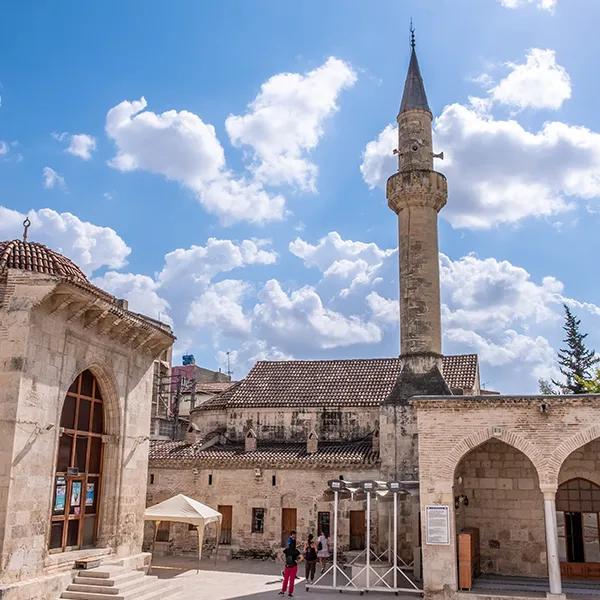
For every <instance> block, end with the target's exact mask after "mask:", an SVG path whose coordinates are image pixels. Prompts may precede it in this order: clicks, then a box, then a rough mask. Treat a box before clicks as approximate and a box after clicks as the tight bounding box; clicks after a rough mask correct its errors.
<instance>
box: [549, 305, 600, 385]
mask: <svg viewBox="0 0 600 600" xmlns="http://www.w3.org/2000/svg"><path fill="white" fill-rule="evenodd" d="M563 306H564V309H565V324H564V325H563V329H564V330H565V332H566V334H567V335H566V337H565V339H564V340H563V342H565V344H566V348H561V349H560V350H559V351H558V353H557V354H558V365H559V370H560V372H561V373H562V374H563V375H564V376H565V380H566V381H565V382H564V383H561V382H559V381H555V380H554V379H553V380H552V383H553V384H554V385H556V386H558V387H559V388H560V389H561V390H562V392H563V393H564V394H585V393H586V389H585V387H584V386H583V384H582V380H585V379H590V369H591V368H592V367H593V366H594V365H595V364H596V363H598V362H599V361H600V358H599V357H597V356H596V353H595V352H594V350H590V349H588V348H587V347H586V345H585V338H586V337H587V335H588V334H587V333H581V330H580V329H579V325H580V323H581V321H580V320H579V319H578V318H577V317H576V316H575V315H574V314H573V313H572V312H571V311H570V310H569V307H568V306H567V305H566V304H563Z"/></svg>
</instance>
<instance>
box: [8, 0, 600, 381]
mask: <svg viewBox="0 0 600 600" xmlns="http://www.w3.org/2000/svg"><path fill="white" fill-rule="evenodd" d="M0 10H1V11H2V13H1V18H0V96H1V104H0V207H2V208H0V238H3V239H4V238H12V237H16V236H18V235H19V234H20V231H21V225H20V223H21V221H22V220H23V218H24V216H23V215H24V214H25V213H28V214H30V216H31V218H32V221H33V223H34V225H33V228H32V232H31V237H32V238H33V239H37V240H38V241H42V242H44V243H48V244H50V245H52V246H53V247H55V248H59V249H60V250H61V251H63V252H64V253H65V254H67V255H69V256H71V257H72V258H74V259H75V260H76V261H77V262H78V263H79V264H81V266H82V267H83V268H84V269H85V270H86V272H87V273H88V275H89V276H90V278H92V279H93V280H94V281H95V282H96V283H98V284H99V285H101V286H102V287H105V288H106V289H108V290H109V291H111V292H113V293H115V294H116V295H119V296H125V297H128V298H129V300H130V305H131V306H132V308H134V309H135V310H140V311H142V312H146V313H148V314H150V315H151V316H154V317H156V316H158V315H160V316H161V318H164V319H168V320H170V321H171V322H172V323H173V325H174V327H175V333H176V334H177V336H178V338H179V340H178V344H177V360H178V357H179V356H180V354H181V353H183V352H192V353H194V354H195V355H196V358H197V361H198V362H199V363H201V364H203V365H204V366H207V367H211V368H215V367H217V366H224V364H225V363H224V358H223V352H224V351H226V350H231V351H232V352H233V358H234V376H238V377H240V376H243V374H244V373H245V371H246V370H247V368H248V366H250V365H251V364H252V362H253V361H254V360H256V359H257V358H268V357H274V358H284V357H292V356H293V357H296V358H325V357H362V356H393V355H396V354H397V353H398V347H399V342H398V327H397V316H396V314H395V310H396V308H395V307H396V302H395V299H396V298H397V257H396V255H395V252H394V249H395V248H396V245H397V239H396V236H397V230H396V221H395V216H394V215H393V213H392V212H391V211H390V210H389V209H388V208H387V205H386V201H385V194H384V190H383V188H382V187H381V186H382V183H383V182H384V180H385V178H386V177H387V176H389V175H390V174H391V173H392V172H393V169H394V158H393V156H392V155H391V149H393V147H394V143H393V141H394V140H393V138H394V135H395V133H394V131H393V129H392V128H391V127H388V126H389V125H390V124H393V123H394V119H395V115H396V113H397V110H398V106H399V102H400V97H401V93H402V86H403V81H404V75H405V72H406V67H407V63H408V58H409V46H408V23H409V19H410V17H411V16H412V18H413V20H414V22H415V26H416V29H417V50H418V56H419V61H420V64H421V70H422V73H423V76H424V79H425V85H426V89H427V94H428V98H429V103H430V106H431V108H432V111H433V112H434V115H435V116H436V117H437V120H436V124H435V140H436V149H437V150H438V151H439V150H443V151H444V152H445V153H446V160H444V161H443V162H440V161H438V162H437V163H436V168H437V169H439V170H440V171H442V172H444V173H446V175H447V176H448V178H449V199H448V205H447V206H446V208H445V209H444V210H443V212H442V215H441V218H440V250H441V252H442V253H443V255H444V256H443V257H442V293H443V302H444V307H443V318H444V325H445V338H444V350H445V351H446V352H448V353H450V352H478V353H479V354H480V359H481V369H482V380H483V381H484V382H486V384H487V385H488V386H489V387H491V388H494V389H499V390H502V391H507V392H508V391H511V392H513V391H524V392H532V391H535V389H536V381H537V379H538V377H547V376H550V375H551V374H552V370H553V360H554V352H555V349H556V348H557V347H558V345H559V344H560V339H561V333H562V332H561V329H560V328H561V324H562V318H561V305H562V303H563V302H566V303H568V304H569V305H570V306H572V307H573V309H574V311H575V312H576V313H577V314H578V315H579V316H580V317H581V319H582V323H583V327H584V329H586V330H588V331H590V338H589V339H590V343H591V344H592V345H595V346H600V335H598V334H597V333H596V332H597V330H598V324H599V323H600V318H599V317H600V308H599V305H600V292H599V290H598V287H597V286H596V285H595V277H594V275H595V273H594V270H593V264H594V262H593V260H594V257H595V255H596V254H597V252H598V246H599V242H598V236H597V234H596V231H597V227H598V219H599V218H600V215H599V212H598V211H599V210H600V134H598V132H599V131H600V115H599V114H598V111H597V110H596V106H595V105H596V103H595V102H594V99H595V98H597V97H598V95H599V93H600V89H599V88H600V80H599V79H598V77H597V76H596V64H595V62H596V61H594V58H593V57H595V56H597V55H598V54H599V52H600V47H599V46H600V41H598V39H597V35H596V32H595V30H594V24H595V23H597V22H598V19H599V18H600V5H598V3H596V2H593V1H592V0H587V1H586V0H569V1H568V2H567V1H566V0H555V1H552V0H471V1H468V0H453V1H450V0H448V1H446V0H436V1H435V2H434V1H433V0H431V1H419V2H416V1H414V2H410V1H400V0H395V1H387V2H386V1H380V2H377V3H373V2H368V3H367V2H359V1H344V2H342V1H341V0H337V1H324V0H319V1H318V2H317V1H314V2H313V1H310V0H304V1H303V2H301V3H298V2H280V1H277V2H276V1H255V2H242V1H239V2H234V1H230V2H212V3H209V2H191V1H190V2H184V1H180V2H177V3H167V2H145V3H143V4H142V3H137V2H110V1H105V2H102V3H80V2H61V3H56V2H3V3H2V4H1V5H0ZM142 98H143V99H144V100H142ZM211 239H212V241H209V240H211Z"/></svg>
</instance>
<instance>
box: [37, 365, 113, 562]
mask: <svg viewBox="0 0 600 600" xmlns="http://www.w3.org/2000/svg"><path fill="white" fill-rule="evenodd" d="M103 433H104V406H103V401H102V393H101V390H100V386H99V385H98V381H97V380H96V378H95V377H94V375H93V374H92V372H91V371H87V370H86V371H83V372H82V373H81V374H80V375H78V376H77V378H76V379H75V381H74V382H73V384H72V385H71V387H70V388H69V391H68V392H67V395H66V397H65V402H64V405H63V410H62V413H61V418H60V438H59V444H58V455H57V459H56V475H55V479H54V493H53V498H52V513H51V514H52V516H51V521H52V524H51V529H50V543H49V549H50V551H51V552H64V551H67V550H76V549H79V548H90V547H93V546H94V545H95V543H96V535H97V529H98V507H99V496H100V487H101V484H102V434H103Z"/></svg>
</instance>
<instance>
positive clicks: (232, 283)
mask: <svg viewBox="0 0 600 600" xmlns="http://www.w3.org/2000/svg"><path fill="white" fill-rule="evenodd" d="M248 289H249V285H248V284H247V283H246V282H244V281H239V280H235V279H225V280H224V281H219V282H218V283H215V284H212V285H210V286H209V287H208V289H207V290H206V291H205V292H204V293H202V294H201V295H200V296H198V297H197V298H196V299H195V300H194V301H193V302H192V304H191V305H190V312H189V315H188V317H187V319H186V324H187V325H190V326H192V327H200V328H204V329H205V330H209V331H213V332H217V333H218V334H219V335H220V334H225V335H227V334H229V335H234V336H239V335H246V334H248V333H250V328H251V321H250V319H249V318H248V316H247V315H245V314H244V309H243V306H242V298H243V296H244V295H245V294H246V293H247V291H248Z"/></svg>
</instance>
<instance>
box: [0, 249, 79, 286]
mask: <svg viewBox="0 0 600 600" xmlns="http://www.w3.org/2000/svg"><path fill="white" fill-rule="evenodd" d="M5 269H21V270H22V271H32V272H34V273H44V274H45V275H53V276H55V277H61V278H63V279H68V280H69V281H77V282H79V283H89V281H88V278H87V277H86V276H85V273H84V272H83V271H82V270H81V269H80V268H79V267H78V266H77V265H76V264H75V263H74V262H73V261H72V260H70V259H68V258H67V257H66V256H63V255H62V254H59V253H58V252H55V251H54V250H51V249H50V248H48V247H47V246H44V244H38V243H36V242H27V241H23V240H11V241H6V242H0V273H1V272H2V271H4V270H5Z"/></svg>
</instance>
